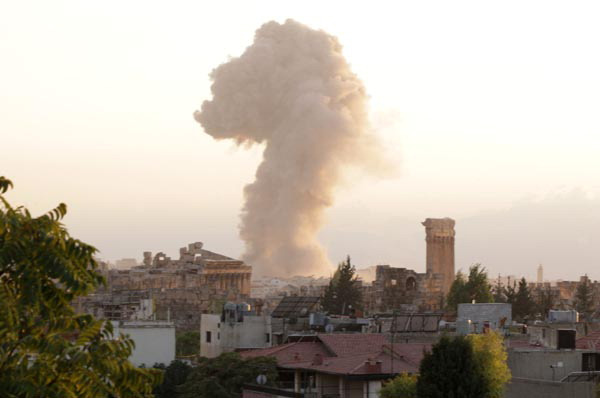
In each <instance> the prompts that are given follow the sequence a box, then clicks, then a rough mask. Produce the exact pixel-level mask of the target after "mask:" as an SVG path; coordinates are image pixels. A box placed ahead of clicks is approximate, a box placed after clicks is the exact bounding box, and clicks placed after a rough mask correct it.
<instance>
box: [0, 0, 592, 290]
mask: <svg viewBox="0 0 600 398" xmlns="http://www.w3.org/2000/svg"><path fill="white" fill-rule="evenodd" d="M0 10H1V12H0V54H2V59H1V60H2V62H1V63H0V72H1V73H0V148H1V149H2V150H1V151H0V174H2V175H5V176H7V177H9V178H10V179H12V180H13V182H14V184H15V189H14V190H13V191H12V192H11V193H10V194H9V195H8V198H9V200H11V201H12V202H13V203H18V204H24V205H26V206H28V207H29V208H30V209H31V210H32V211H34V212H35V213H38V214H40V213H43V212H45V211H47V210H49V209H51V208H52V207H54V206H55V205H56V204H58V203H60V202H65V203H67V205H68V207H69V214H68V215H67V218H66V219H65V224H66V225H67V227H68V228H69V230H70V231H71V233H72V234H73V235H74V236H76V237H78V238H80V239H83V240H85V241H87V242H89V243H91V244H93V245H95V246H96V247H97V248H98V249H99V250H100V251H101V253H100V256H101V257H103V258H105V259H108V260H111V261H114V260H116V259H119V258H122V257H137V258H138V259H139V260H141V257H142V255H141V254H142V251H145V250H151V251H154V252H157V251H164V252H166V253H167V254H170V255H172V256H176V255H177V253H178V248H179V247H181V246H184V245H186V244H187V243H189V242H194V241H203V242H204V243H205V247H206V248H207V249H209V250H213V251H217V252H221V253H223V254H227V255H230V256H233V257H236V256H239V255H240V254H241V253H242V252H243V242H242V241H241V240H240V239H239V237H238V224H239V211H240V208H241V206H242V201H243V198H242V189H243V186H244V185H246V184H248V183H250V182H252V181H253V179H254V171H255V169H256V166H257V165H258V163H259V162H260V160H261V155H262V150H263V148H262V147H260V146H254V147H251V148H242V149H240V148H236V147H235V145H234V144H233V143H231V142H216V141H214V140H213V139H212V138H211V137H209V136H208V135H206V134H204V133H203V132H202V129H201V127H200V126H199V125H198V124H197V123H196V122H195V121H194V119H193V116H192V114H193V112H194V110H196V109H198V108H199V106H200V104H201V103H202V101H203V100H205V99H209V98H210V79H209V73H210V72H211V70H212V69H214V68H215V67H217V66H218V65H219V64H221V63H223V62H226V61H227V60H228V59H230V58H231V57H234V56H237V55H240V54H241V53H242V52H243V50H244V48H245V47H247V46H248V45H250V44H251V43H252V39H253V34H254V31H255V30H256V29H257V28H258V27H260V26H261V24H263V23H265V22H268V21H270V20H276V21H279V22H283V21H285V20H286V19H287V18H293V19H295V20H297V21H299V22H301V23H304V24H307V25H308V26H310V27H312V28H316V29H323V30H325V31H327V32H328V33H330V34H333V35H335V36H337V37H338V39H339V40H340V42H341V43H342V45H343V46H344V54H345V56H346V58H347V59H348V62H349V63H350V64H351V67H352V69H353V70H354V71H355V72H356V73H357V74H358V76H359V77H360V78H361V79H362V80H363V82H364V84H365V86H366V88H367V92H368V94H369V96H370V104H369V107H370V109H369V111H370V118H371V122H372V126H373V128H374V129H375V130H376V132H377V133H378V134H379V135H380V137H381V139H382V141H383V142H384V143H385V153H382V157H387V158H389V159H391V162H392V163H393V165H394V166H395V167H394V168H395V172H394V173H391V175H385V176H381V177H380V178H378V177H375V176H369V177H366V176H364V175H363V174H362V173H360V172H358V171H356V170H349V171H348V172H347V175H346V178H345V183H344V184H343V185H342V186H341V187H339V188H338V189H337V193H336V201H335V204H334V205H333V207H332V208H331V209H330V210H329V211H328V212H327V221H326V224H325V225H324V227H323V229H322V230H321V232H320V234H319V239H320V241H321V242H322V244H323V245H324V246H325V247H326V249H327V250H328V254H329V257H330V259H331V261H332V262H334V263H335V262H337V261H339V260H341V259H343V258H344V257H345V255H346V254H350V255H351V256H352V258H353V260H354V262H355V263H356V265H357V266H359V267H366V266H370V265H374V264H378V263H382V264H391V265H393V266H403V267H408V268H413V269H415V270H417V271H421V272H423V271H424V269H425V242H424V228H423V226H421V224H420V222H421V221H423V220H424V219H425V218H427V217H452V218H454V219H456V220H457V224H456V231H457V235H456V253H457V257H456V260H457V268H462V269H466V268H468V266H469V265H470V264H472V263H475V262H480V263H482V264H483V265H484V266H485V267H486V268H487V269H488V271H489V272H490V274H491V275H497V274H498V273H502V274H513V275H524V276H526V277H528V278H533V277H534V275H535V269H536V268H537V265H538V264H539V263H542V264H544V267H545V275H546V277H547V278H548V279H557V278H560V279H571V280H574V279H578V277H579V275H582V274H588V275H589V276H590V277H592V278H593V279H600V267H598V254H597V248H598V247H600V238H599V237H598V233H597V226H598V224H599V221H600V196H599V193H600V183H599V181H598V177H599V175H600V157H599V156H598V153H600V151H599V150H600V119H599V118H598V117H597V115H598V109H599V105H600V95H599V93H600V72H599V71H600V52H598V51H597V40H598V39H597V38H598V37H600V25H599V24H598V23H597V16H598V13H599V11H600V4H598V3H597V2H579V1H572V2H568V3H567V2H557V1H539V2H538V1H518V2H516V1H515V2H512V1H505V2H480V1H473V2H462V1H458V2H434V1H428V2H404V1H398V2H383V1H381V2H377V1H373V2H369V3H365V2H352V1H328V2H317V1H303V2H284V1H256V2H248V1H239V2H234V1H220V2H211V3H208V2H199V1H190V2H185V1H178V2H166V1H164V2H153V1H144V2H142V1H139V2H137V1H127V2H123V1H103V2H81V1H53V2H46V1H23V2H9V1H3V0H2V1H0Z"/></svg>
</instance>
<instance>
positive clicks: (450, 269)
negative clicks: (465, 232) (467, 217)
mask: <svg viewBox="0 0 600 398" xmlns="http://www.w3.org/2000/svg"><path fill="white" fill-rule="evenodd" d="M454 224H455V223H454V220H453V219H451V218H428V219H426V220H425V221H424V222H423V225H424V226H425V232H426V234H427V235H426V238H425V240H426V242H427V274H429V275H431V274H439V275H442V277H443V280H442V290H443V292H444V294H447V293H448V291H449V290H450V286H451V285H452V282H453V281H454Z"/></svg>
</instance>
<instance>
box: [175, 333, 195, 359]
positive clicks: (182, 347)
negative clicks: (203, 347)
mask: <svg viewBox="0 0 600 398" xmlns="http://www.w3.org/2000/svg"><path fill="white" fill-rule="evenodd" d="M175 354H176V355H177V356H183V357H187V356H191V355H200V332H194V331H191V332H182V333H177V338H176V340H175Z"/></svg>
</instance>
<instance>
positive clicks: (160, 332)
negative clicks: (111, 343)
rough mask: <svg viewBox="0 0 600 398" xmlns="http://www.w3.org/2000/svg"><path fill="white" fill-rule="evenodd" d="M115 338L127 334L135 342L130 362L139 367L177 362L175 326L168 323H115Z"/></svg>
mask: <svg viewBox="0 0 600 398" xmlns="http://www.w3.org/2000/svg"><path fill="white" fill-rule="evenodd" d="M113 325H114V326H115V328H114V332H115V336H118V335H119V333H122V334H127V335H129V337H131V339H133V341H134V342H135V348H134V350H133V353H132V355H131V357H130V358H129V360H130V361H131V362H132V363H134V364H135V365H137V366H140V365H145V366H147V367H151V366H153V365H154V364H155V363H164V364H165V365H168V364H170V363H171V361H173V360H175V325H173V324H172V323H167V322H153V321H133V322H120V323H117V322H113Z"/></svg>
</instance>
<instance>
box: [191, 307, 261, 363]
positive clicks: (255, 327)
mask: <svg viewBox="0 0 600 398" xmlns="http://www.w3.org/2000/svg"><path fill="white" fill-rule="evenodd" d="M244 308H246V309H247V305H246V304H237V305H236V304H231V303H228V304H225V308H224V309H223V314H222V315H213V314H202V316H201V318H200V355H201V356H203V357H207V358H214V357H216V356H219V355H220V354H222V353H224V352H232V351H236V350H245V349H254V348H266V347H271V333H272V330H271V317H270V316H257V315H252V314H250V313H249V311H245V310H244Z"/></svg>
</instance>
